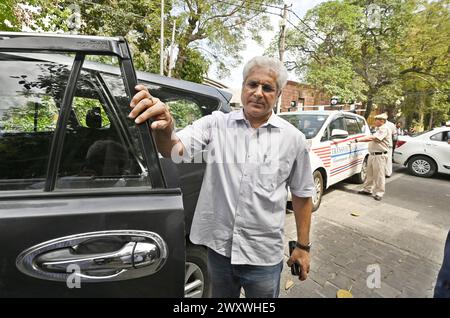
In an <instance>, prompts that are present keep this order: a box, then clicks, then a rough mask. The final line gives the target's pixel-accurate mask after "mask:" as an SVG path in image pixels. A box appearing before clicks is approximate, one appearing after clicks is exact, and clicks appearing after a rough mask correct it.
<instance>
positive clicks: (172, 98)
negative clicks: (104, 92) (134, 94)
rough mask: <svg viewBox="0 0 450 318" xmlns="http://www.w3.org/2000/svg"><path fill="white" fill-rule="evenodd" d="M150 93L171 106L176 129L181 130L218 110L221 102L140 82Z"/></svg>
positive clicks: (180, 90) (179, 90)
mask: <svg viewBox="0 0 450 318" xmlns="http://www.w3.org/2000/svg"><path fill="white" fill-rule="evenodd" d="M140 83H142V84H143V85H145V86H146V87H147V88H148V89H149V91H150V93H151V94H152V95H153V96H155V97H158V98H159V99H160V100H161V101H163V102H164V103H165V104H167V105H169V107H170V112H171V113H172V115H173V118H174V120H175V129H176V130H180V129H183V128H184V127H186V126H187V125H190V124H192V123H193V122H194V121H195V120H197V119H199V118H201V117H203V116H206V115H209V114H211V113H212V112H213V111H215V110H218V108H219V101H218V100H217V99H215V98H212V97H209V96H206V95H202V94H200V93H199V94H195V93H192V92H187V91H184V90H182V88H180V89H177V88H173V87H166V86H164V85H160V84H156V83H150V82H145V81H140Z"/></svg>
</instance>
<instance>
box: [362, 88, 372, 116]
mask: <svg viewBox="0 0 450 318" xmlns="http://www.w3.org/2000/svg"><path fill="white" fill-rule="evenodd" d="M372 107H373V95H372V94H369V95H367V102H366V112H365V113H364V117H365V118H366V119H367V118H369V116H370V113H371V112H372Z"/></svg>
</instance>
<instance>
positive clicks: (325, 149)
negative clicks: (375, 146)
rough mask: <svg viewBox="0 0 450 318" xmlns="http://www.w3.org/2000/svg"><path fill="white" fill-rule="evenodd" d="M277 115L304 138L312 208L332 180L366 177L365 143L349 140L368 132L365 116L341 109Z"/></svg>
mask: <svg viewBox="0 0 450 318" xmlns="http://www.w3.org/2000/svg"><path fill="white" fill-rule="evenodd" d="M279 116H280V117H281V118H283V119H285V120H287V121H288V122H290V123H291V124H292V125H294V126H295V127H297V128H298V129H299V130H300V131H301V132H303V134H305V137H306V139H307V142H308V147H309V148H310V152H309V154H310V160H311V169H312V171H313V176H314V184H315V188H316V195H315V197H313V211H315V210H317V209H318V208H319V205H320V202H321V199H322V194H323V191H324V190H325V189H327V188H328V187H330V186H332V185H333V184H336V183H337V182H339V181H342V180H344V179H347V178H350V177H352V178H353V179H354V181H355V182H357V183H363V182H364V181H365V179H366V168H367V157H368V145H367V143H353V142H352V141H353V140H354V139H356V138H358V137H362V136H365V135H370V129H369V126H368V125H367V122H366V120H365V119H364V117H362V116H359V115H357V114H354V113H350V112H342V111H300V112H287V113H281V114H279ZM289 201H290V198H289ZM290 204H291V202H288V207H289V205H290Z"/></svg>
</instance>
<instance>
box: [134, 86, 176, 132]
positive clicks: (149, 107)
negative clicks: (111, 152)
mask: <svg viewBox="0 0 450 318" xmlns="http://www.w3.org/2000/svg"><path fill="white" fill-rule="evenodd" d="M135 89H136V91H137V93H136V95H134V96H133V98H132V100H131V103H130V107H131V108H132V110H131V112H130V114H129V115H128V117H129V118H132V119H135V122H136V124H141V123H143V122H145V121H147V120H149V119H152V120H153V122H152V124H151V128H152V129H154V130H159V131H165V132H167V133H172V131H173V127H174V121H173V117H172V115H171V114H170V112H169V107H168V106H167V105H166V104H164V103H163V102H161V101H160V100H159V98H156V97H153V96H152V95H150V93H149V91H148V90H147V88H146V87H145V86H144V85H136V87H135Z"/></svg>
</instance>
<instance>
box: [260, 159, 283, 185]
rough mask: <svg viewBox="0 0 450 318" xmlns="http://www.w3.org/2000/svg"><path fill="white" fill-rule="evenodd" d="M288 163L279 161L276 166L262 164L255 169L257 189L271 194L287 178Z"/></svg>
mask: <svg viewBox="0 0 450 318" xmlns="http://www.w3.org/2000/svg"><path fill="white" fill-rule="evenodd" d="M289 172H290V170H289V163H288V161H287V160H281V161H280V162H279V163H277V164H272V163H263V164H261V165H260V166H259V168H258V169H257V176H256V178H257V182H256V185H257V188H259V189H261V190H263V191H265V192H269V193H270V192H273V191H274V190H275V189H276V188H277V187H278V186H280V185H281V184H282V183H284V182H285V181H286V180H287V178H288V177H289Z"/></svg>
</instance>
